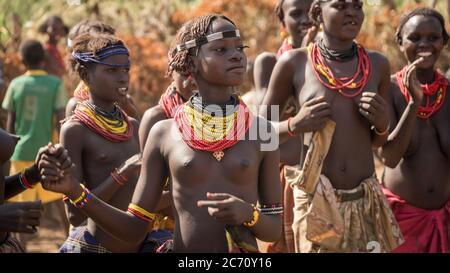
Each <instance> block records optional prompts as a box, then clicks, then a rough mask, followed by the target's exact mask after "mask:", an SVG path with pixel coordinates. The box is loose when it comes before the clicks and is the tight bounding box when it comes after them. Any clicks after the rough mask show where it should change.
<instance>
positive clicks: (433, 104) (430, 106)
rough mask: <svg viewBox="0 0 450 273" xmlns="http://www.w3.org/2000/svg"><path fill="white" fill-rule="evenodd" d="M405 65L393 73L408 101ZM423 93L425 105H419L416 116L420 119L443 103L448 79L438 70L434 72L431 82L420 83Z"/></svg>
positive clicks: (436, 109) (432, 112) (435, 110)
mask: <svg viewBox="0 0 450 273" xmlns="http://www.w3.org/2000/svg"><path fill="white" fill-rule="evenodd" d="M407 68H408V67H407V66H405V67H404V68H403V69H402V70H400V71H399V72H397V73H396V74H395V77H396V78H397V84H398V87H399V89H400V91H401V92H402V94H403V96H404V97H405V100H406V102H409V100H410V96H409V92H408V88H407V87H406V86H405V85H404V83H403V82H404V79H405V74H406V70H407ZM420 86H421V87H422V91H423V94H424V96H425V105H424V106H422V105H421V106H419V112H418V113H417V116H418V117H419V118H422V119H427V118H429V117H431V116H432V115H433V114H434V113H436V112H437V111H438V110H439V108H441V106H442V105H443V104H444V98H445V93H446V92H447V86H448V81H447V79H446V78H445V77H444V76H443V75H442V74H441V73H439V71H437V70H436V71H435V72H434V81H433V83H432V84H421V85H420ZM436 93H437V95H436V99H435V100H434V101H432V100H431V96H433V95H435V94H436Z"/></svg>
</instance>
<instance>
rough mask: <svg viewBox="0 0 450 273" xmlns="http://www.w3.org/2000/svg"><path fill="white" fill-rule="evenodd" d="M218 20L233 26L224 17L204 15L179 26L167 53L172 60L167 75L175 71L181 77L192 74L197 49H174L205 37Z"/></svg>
mask: <svg viewBox="0 0 450 273" xmlns="http://www.w3.org/2000/svg"><path fill="white" fill-rule="evenodd" d="M218 18H222V19H225V20H227V21H229V22H230V23H232V24H233V25H235V23H234V22H233V21H231V20H230V19H229V18H228V17H226V16H224V15H220V14H206V15H203V16H200V17H196V18H194V19H191V20H189V21H187V22H186V23H184V24H183V25H182V26H181V28H180V29H179V30H178V32H177V34H176V36H175V40H174V42H173V43H172V46H171V48H170V52H169V55H170V57H171V59H172V60H171V61H170V63H169V68H168V71H167V73H168V74H169V75H171V74H172V72H173V71H176V72H178V73H180V74H182V75H189V74H191V73H192V72H193V69H194V60H193V58H192V57H193V56H195V55H196V53H197V52H198V47H195V48H191V49H190V50H182V51H178V52H177V51H176V47H177V46H178V45H179V44H183V43H186V42H187V41H190V40H194V39H198V38H201V37H204V36H206V35H207V34H208V32H209V31H210V27H211V23H212V22H213V21H214V20H216V19H218Z"/></svg>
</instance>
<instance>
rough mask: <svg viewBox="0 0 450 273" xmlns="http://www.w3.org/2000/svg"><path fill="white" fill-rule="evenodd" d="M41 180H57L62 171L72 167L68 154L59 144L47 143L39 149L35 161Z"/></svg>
mask: <svg viewBox="0 0 450 273" xmlns="http://www.w3.org/2000/svg"><path fill="white" fill-rule="evenodd" d="M35 164H36V165H37V167H38V169H39V172H40V174H41V179H42V181H57V180H58V179H59V178H61V177H62V176H63V172H64V171H66V170H69V169H70V168H71V167H72V161H71V160H70V157H69V154H68V152H67V150H66V149H64V147H62V146H61V145H60V144H56V145H51V144H49V145H47V146H45V147H42V148H41V149H39V152H38V155H37V157H36V163H35Z"/></svg>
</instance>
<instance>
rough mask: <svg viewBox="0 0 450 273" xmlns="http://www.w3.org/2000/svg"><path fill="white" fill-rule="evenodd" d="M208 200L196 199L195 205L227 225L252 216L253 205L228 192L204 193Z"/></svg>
mask: <svg viewBox="0 0 450 273" xmlns="http://www.w3.org/2000/svg"><path fill="white" fill-rule="evenodd" d="M206 197H207V199H208V200H199V201H197V206H198V207H200V208H202V207H205V208H207V209H208V213H209V215H211V216H212V217H214V219H216V220H217V221H220V222H222V223H224V224H227V225H241V224H242V223H244V222H247V221H251V220H252V218H253V207H252V205H251V204H250V203H248V202H245V201H244V200H242V199H239V198H237V197H235V196H233V195H231V194H228V193H209V192H208V193H206Z"/></svg>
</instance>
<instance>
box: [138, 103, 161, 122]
mask: <svg viewBox="0 0 450 273" xmlns="http://www.w3.org/2000/svg"><path fill="white" fill-rule="evenodd" d="M164 119H166V114H165V113H164V110H163V109H162V107H161V106H159V105H156V106H153V107H151V108H149V109H147V110H146V111H145V112H144V115H143V117H142V120H141V126H151V125H153V124H155V123H156V122H158V121H161V120H164Z"/></svg>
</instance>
